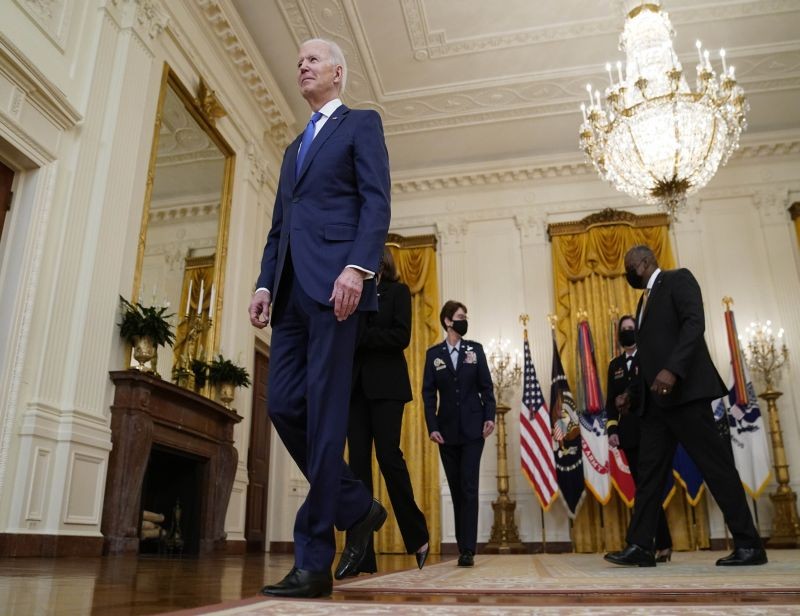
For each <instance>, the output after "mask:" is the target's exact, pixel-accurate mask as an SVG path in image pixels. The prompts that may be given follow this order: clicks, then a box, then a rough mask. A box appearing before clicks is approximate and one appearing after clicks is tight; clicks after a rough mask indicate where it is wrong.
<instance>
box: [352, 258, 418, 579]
mask: <svg viewBox="0 0 800 616" xmlns="http://www.w3.org/2000/svg"><path fill="white" fill-rule="evenodd" d="M410 341H411V292H410V291H409V290H408V287H407V286H406V285H405V284H403V283H402V282H400V280H399V276H398V274H397V268H396V267H395V264H394V259H393V258H392V254H391V252H389V249H388V248H386V249H384V252H383V259H382V261H381V267H380V271H379V272H378V312H377V313H374V314H372V315H371V316H370V319H369V321H368V325H367V328H366V330H365V332H364V335H363V337H362V338H361V341H360V343H359V346H358V349H357V351H356V356H355V364H354V367H353V392H352V395H351V401H350V423H349V426H348V432H347V444H348V448H349V452H350V468H351V469H352V470H353V472H354V473H355V475H356V477H358V478H359V479H361V481H363V482H364V484H365V485H366V486H367V488H369V490H370V491H372V443H373V442H374V443H375V457H376V458H377V460H378V466H379V467H380V469H381V474H382V475H383V479H384V481H385V482H386V490H387V491H388V493H389V499H390V500H391V501H392V508H393V509H394V513H395V516H396V517H397V524H398V526H399V527H400V534H401V535H402V536H403V543H404V544H405V546H406V550H407V551H408V553H409V554H412V553H414V554H415V555H416V559H417V566H419V568H420V569H422V567H423V565H424V564H425V559H426V558H427V557H428V526H427V524H426V522H425V515H424V514H423V513H422V511H420V509H419V507H417V504H416V503H415V502H414V490H413V488H412V486H411V479H410V477H409V476H408V468H406V462H405V460H404V459H403V452H402V451H401V449H400V429H401V426H402V423H403V408H404V406H405V404H406V402H409V401H410V400H411V399H412V396H411V382H410V381H409V378H408V366H407V365H406V358H405V355H404V354H403V350H404V349H405V348H406V347H407V346H408V344H409V342H410ZM359 571H360V572H364V573H374V572H375V571H377V564H376V562H375V551H374V549H373V547H372V545H370V546H369V548H368V550H367V555H366V556H365V557H364V560H363V561H362V563H361V565H360V566H359Z"/></svg>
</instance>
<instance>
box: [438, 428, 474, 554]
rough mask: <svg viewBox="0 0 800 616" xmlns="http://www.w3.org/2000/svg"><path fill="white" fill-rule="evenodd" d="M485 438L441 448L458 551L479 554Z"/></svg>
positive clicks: (441, 446)
mask: <svg viewBox="0 0 800 616" xmlns="http://www.w3.org/2000/svg"><path fill="white" fill-rule="evenodd" d="M484 442H485V441H484V439H482V438H480V439H477V440H474V441H470V442H468V443H461V444H458V445H448V444H447V443H445V444H444V445H439V456H440V457H441V459H442V466H443V467H444V474H445V475H446V476H447V485H448V486H450V496H451V498H452V499H453V518H454V519H453V521H454V523H455V531H456V543H457V544H458V551H459V552H464V551H465V550H469V551H470V552H472V553H473V554H474V553H475V547H476V545H477V543H478V479H479V476H480V470H481V454H482V453H483V444H484Z"/></svg>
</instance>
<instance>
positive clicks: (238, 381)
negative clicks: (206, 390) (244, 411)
mask: <svg viewBox="0 0 800 616" xmlns="http://www.w3.org/2000/svg"><path fill="white" fill-rule="evenodd" d="M208 382H209V383H211V385H214V386H215V387H216V388H217V398H218V399H219V401H220V402H222V405H223V406H224V407H225V408H226V409H230V408H231V402H232V401H233V394H234V390H235V389H236V388H237V387H249V386H250V375H249V374H248V373H247V370H245V369H244V368H242V367H241V366H237V365H236V364H234V363H233V362H232V361H231V360H230V359H226V358H224V357H223V356H222V355H217V357H215V358H214V359H213V360H211V363H209V364H208Z"/></svg>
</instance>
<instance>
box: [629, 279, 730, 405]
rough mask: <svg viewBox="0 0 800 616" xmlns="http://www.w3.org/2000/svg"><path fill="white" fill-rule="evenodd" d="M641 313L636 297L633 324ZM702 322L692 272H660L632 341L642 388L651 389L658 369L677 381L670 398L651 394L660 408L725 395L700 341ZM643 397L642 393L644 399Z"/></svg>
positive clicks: (701, 303) (722, 384) (700, 298)
mask: <svg viewBox="0 0 800 616" xmlns="http://www.w3.org/2000/svg"><path fill="white" fill-rule="evenodd" d="M641 309H642V300H641V298H640V299H639V306H638V307H637V309H636V318H637V321H638V320H639V312H641ZM705 324H706V323H705V314H704V312H703V297H702V294H701V292H700V286H699V285H698V284H697V280H696V279H695V277H694V276H693V275H692V273H691V272H690V271H689V270H687V269H677V270H669V271H663V272H661V273H660V274H659V275H658V278H656V281H655V283H654V284H653V289H652V291H651V292H650V297H649V298H648V300H647V306H646V309H645V312H644V316H643V318H642V321H641V323H640V324H639V329H638V331H637V338H636V341H637V348H638V353H637V355H638V356H639V366H640V368H641V371H642V377H643V386H644V387H646V388H647V389H649V388H650V386H651V385H652V384H653V380H654V379H655V377H656V375H657V374H658V372H659V371H660V370H661V369H662V368H666V369H667V370H669V371H670V372H672V373H673V374H674V375H675V376H676V377H678V379H677V382H676V383H675V387H674V388H673V389H672V392H671V393H670V394H669V395H667V396H661V395H653V396H652V398H653V400H654V401H655V403H656V404H658V405H659V406H661V407H671V406H678V405H683V404H686V403H687V402H691V401H693V400H704V399H707V400H713V399H715V398H719V397H721V396H723V395H725V394H726V393H727V388H726V387H725V384H724V383H723V381H722V379H721V378H720V376H719V373H718V372H717V369H716V368H715V367H714V364H713V362H712V361H711V355H710V354H709V352H708V347H707V346H706V341H705V338H704V337H703V334H704V332H705ZM643 393H644V392H643ZM645 397H646V396H644V395H642V399H644V398H645ZM648 397H649V396H648Z"/></svg>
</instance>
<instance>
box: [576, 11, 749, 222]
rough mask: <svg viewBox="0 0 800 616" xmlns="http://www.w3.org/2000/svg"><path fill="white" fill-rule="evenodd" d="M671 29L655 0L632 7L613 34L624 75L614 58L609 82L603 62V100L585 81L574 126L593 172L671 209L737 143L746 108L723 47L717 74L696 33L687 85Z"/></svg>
mask: <svg viewBox="0 0 800 616" xmlns="http://www.w3.org/2000/svg"><path fill="white" fill-rule="evenodd" d="M674 36H675V31H674V30H673V29H672V24H671V23H670V20H669V16H668V15H667V13H666V12H663V11H662V10H661V6H659V5H658V4H649V3H647V4H645V3H643V4H641V5H638V6H636V7H635V8H634V9H633V10H631V11H630V13H628V16H627V18H626V20H625V27H624V29H623V31H622V34H621V35H620V50H621V51H623V52H625V53H626V62H625V76H624V78H623V65H622V62H617V65H616V69H617V81H616V83H615V82H614V76H613V74H612V71H611V68H612V67H611V65H610V64H606V71H607V72H608V77H609V81H610V85H609V87H608V88H606V90H605V102H604V101H602V100H601V97H600V92H599V91H597V90H593V88H592V86H591V84H589V85H587V86H586V89H587V91H588V93H589V105H588V106H587V105H586V104H582V105H581V111H582V113H583V123H582V124H581V129H580V146H581V149H583V151H584V152H585V153H586V155H587V156H588V157H589V159H590V160H591V161H592V163H593V164H594V167H595V169H597V171H598V173H599V174H600V177H602V178H603V179H605V180H608V181H609V182H611V184H613V185H614V187H615V188H616V189H617V190H619V191H621V192H624V193H627V194H629V195H631V196H632V197H634V198H637V199H641V200H644V201H645V202H647V203H653V204H655V205H658V206H659V207H660V208H661V209H662V210H664V211H666V212H667V213H668V214H669V215H670V216H671V217H675V215H676V213H677V211H678V210H679V209H680V208H681V207H682V206H684V205H685V204H686V196H687V195H690V194H692V193H695V192H697V191H698V190H700V189H701V188H702V187H703V186H705V185H706V184H707V183H708V181H709V180H710V179H711V178H712V177H713V175H714V174H715V173H716V171H717V168H718V167H719V165H720V163H721V164H723V165H724V164H725V163H726V162H727V161H728V158H730V155H731V154H732V153H733V152H734V150H736V148H737V147H738V146H739V136H740V135H741V132H742V130H743V129H744V128H745V126H746V122H745V112H746V111H747V108H748V106H747V101H746V100H745V97H744V93H743V91H742V89H741V88H740V87H739V86H738V85H737V83H736V78H735V76H734V68H733V66H727V64H726V62H725V50H724V49H722V50H720V58H721V61H722V71H721V73H719V75H718V74H717V73H716V72H715V70H714V68H713V67H712V65H711V61H710V60H709V53H708V50H703V48H702V44H701V43H700V41H697V43H696V47H697V53H698V64H697V67H696V71H697V78H696V88H695V90H694V91H692V89H691V88H690V87H689V85H688V83H687V81H686V76H685V75H684V72H683V68H682V66H681V63H680V62H679V61H678V57H677V56H676V55H675V51H674V50H673V48H672V38H673V37H674Z"/></svg>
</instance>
